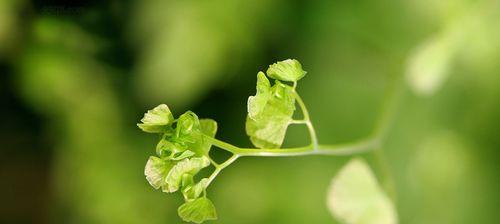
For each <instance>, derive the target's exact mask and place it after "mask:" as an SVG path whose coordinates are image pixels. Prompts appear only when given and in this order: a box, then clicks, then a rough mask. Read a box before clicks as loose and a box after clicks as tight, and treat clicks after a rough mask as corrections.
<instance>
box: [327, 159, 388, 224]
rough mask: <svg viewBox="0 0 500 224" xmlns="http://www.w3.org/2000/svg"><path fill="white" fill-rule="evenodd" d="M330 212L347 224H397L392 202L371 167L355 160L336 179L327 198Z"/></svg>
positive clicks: (359, 160)
mask: <svg viewBox="0 0 500 224" xmlns="http://www.w3.org/2000/svg"><path fill="white" fill-rule="evenodd" d="M327 200H328V201H327V203H328V208H329V209H330V212H331V213H332V214H333V215H334V216H335V217H336V218H338V219H339V220H341V221H342V222H343V223H347V224H396V223H397V214H396V210H395V208H394V205H393V204H392V202H391V200H390V199H389V197H387V195H386V194H385V193H384V192H383V191H382V189H381V188H380V186H379V185H378V182H377V179H376V178H375V175H374V174H373V172H372V171H371V169H370V167H369V166H368V165H367V164H366V163H365V162H364V161H363V160H361V159H352V160H351V161H350V162H349V163H348V164H347V165H345V166H344V167H343V168H342V170H340V172H339V173H338V174H337V176H336V177H335V178H334V179H333V181H332V183H331V185H330V189H329V193H328V198H327Z"/></svg>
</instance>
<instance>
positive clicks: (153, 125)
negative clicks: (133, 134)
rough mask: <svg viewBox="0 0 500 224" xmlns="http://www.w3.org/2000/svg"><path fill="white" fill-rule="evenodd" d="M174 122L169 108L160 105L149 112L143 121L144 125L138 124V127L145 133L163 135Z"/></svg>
mask: <svg viewBox="0 0 500 224" xmlns="http://www.w3.org/2000/svg"><path fill="white" fill-rule="evenodd" d="M173 121H174V116H173V115H172V113H171V112H170V109H169V108H168V106H167V105H165V104H160V105H158V106H157V107H155V108H153V109H152V110H148V112H147V113H145V114H144V117H143V118H142V119H141V122H142V124H137V126H138V127H139V128H140V129H141V130H143V131H145V132H149V133H161V132H163V131H164V130H165V128H166V127H167V126H169V125H170V124H172V122H173Z"/></svg>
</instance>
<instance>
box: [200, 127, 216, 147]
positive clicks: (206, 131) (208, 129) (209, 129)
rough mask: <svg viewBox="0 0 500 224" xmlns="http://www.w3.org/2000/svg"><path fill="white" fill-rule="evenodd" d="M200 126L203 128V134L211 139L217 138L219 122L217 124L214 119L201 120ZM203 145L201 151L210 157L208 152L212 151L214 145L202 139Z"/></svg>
mask: <svg viewBox="0 0 500 224" xmlns="http://www.w3.org/2000/svg"><path fill="white" fill-rule="evenodd" d="M200 126H201V132H202V133H203V134H205V135H207V136H210V137H212V138H213V137H215V133H217V122H215V121H214V120H212V119H201V120H200ZM202 140H203V143H202V145H201V151H202V152H203V155H208V152H209V151H210V147H212V144H210V142H209V141H206V140H205V139H204V138H202Z"/></svg>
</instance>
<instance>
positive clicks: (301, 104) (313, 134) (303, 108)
mask: <svg viewBox="0 0 500 224" xmlns="http://www.w3.org/2000/svg"><path fill="white" fill-rule="evenodd" d="M293 93H294V96H295V99H296V100H297V103H298V104H299V107H300V110H301V111H302V114H303V115H304V119H303V121H304V123H305V124H306V126H307V130H308V131H309V136H310V137H311V144H312V146H313V150H314V151H318V137H317V136H316V130H314V127H313V125H312V123H311V118H310V117H309V111H308V110H307V107H306V105H305V104H304V101H303V100H302V98H301V97H300V95H299V94H298V93H297V92H295V91H294V92H293Z"/></svg>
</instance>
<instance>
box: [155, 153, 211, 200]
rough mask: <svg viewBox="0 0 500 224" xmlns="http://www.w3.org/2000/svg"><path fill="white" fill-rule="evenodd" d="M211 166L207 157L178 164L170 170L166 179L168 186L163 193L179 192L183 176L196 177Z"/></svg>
mask: <svg viewBox="0 0 500 224" xmlns="http://www.w3.org/2000/svg"><path fill="white" fill-rule="evenodd" d="M209 165H210V160H208V158H207V157H205V156H202V157H193V158H190V159H189V158H186V159H184V160H182V161H180V162H178V163H177V164H175V166H174V167H173V168H172V169H170V172H168V174H167V177H166V178H165V181H166V183H167V184H166V185H165V186H163V191H164V192H175V191H177V190H178V189H179V188H180V186H181V182H182V175H184V174H191V175H193V176H194V175H195V174H197V173H198V172H199V171H200V170H201V169H203V168H205V167H207V166H209Z"/></svg>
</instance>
